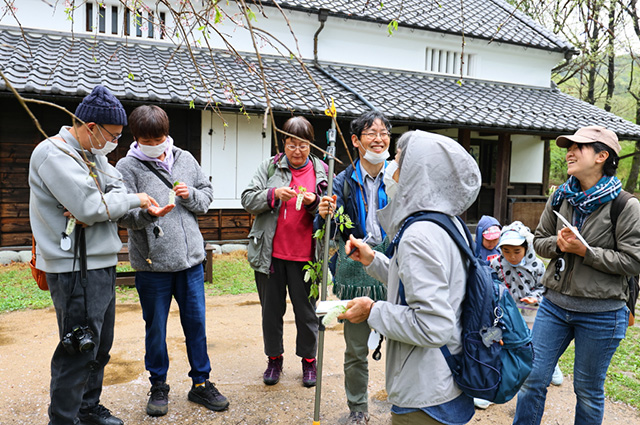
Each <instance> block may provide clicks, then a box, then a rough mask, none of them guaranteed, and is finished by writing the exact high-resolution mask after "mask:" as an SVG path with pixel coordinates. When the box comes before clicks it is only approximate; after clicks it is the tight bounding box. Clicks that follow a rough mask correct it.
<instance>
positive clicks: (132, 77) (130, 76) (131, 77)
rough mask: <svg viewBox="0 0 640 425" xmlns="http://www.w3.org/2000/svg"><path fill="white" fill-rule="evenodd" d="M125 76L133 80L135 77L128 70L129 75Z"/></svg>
mask: <svg viewBox="0 0 640 425" xmlns="http://www.w3.org/2000/svg"><path fill="white" fill-rule="evenodd" d="M127 78H128V79H130V80H131V81H133V80H134V79H135V76H134V75H133V73H131V72H130V73H129V75H127Z"/></svg>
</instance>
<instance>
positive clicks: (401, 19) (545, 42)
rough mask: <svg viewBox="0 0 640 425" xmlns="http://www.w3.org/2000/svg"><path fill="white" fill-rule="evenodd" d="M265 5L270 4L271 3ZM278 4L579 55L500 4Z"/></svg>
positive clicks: (479, 0) (445, 0) (443, 0)
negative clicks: (393, 21)
mask: <svg viewBox="0 0 640 425" xmlns="http://www.w3.org/2000/svg"><path fill="white" fill-rule="evenodd" d="M262 4H263V5H266V6H268V5H273V4H274V2H273V1H270V0H264V1H262ZM380 4H381V2H378V1H371V0H282V1H279V2H278V6H279V7H281V8H282V9H290V10H297V11H302V12H307V13H319V12H320V10H321V9H324V10H327V11H328V14H329V15H330V16H334V17H338V18H344V19H352V20H360V21H368V22H374V23H379V24H384V25H387V24H388V23H389V22H390V21H391V20H393V19H395V20H396V21H397V22H398V25H399V26H402V27H407V28H415V29H420V30H427V31H435V32H439V33H444V34H452V35H457V36H460V35H462V34H464V35H465V36H466V37H474V38H478V39H483V40H492V41H495V42H501V43H507V44H514V45H518V46H525V47H531V48H538V49H543V50H548V51H555V52H562V53H572V54H577V53H578V51H577V50H576V48H575V47H574V46H572V45H571V44H570V43H568V42H567V41H565V40H563V39H562V38H560V37H558V36H557V35H555V34H553V33H552V32H551V31H549V30H547V29H546V28H545V27H543V26H542V25H540V24H538V23H537V22H535V21H534V20H533V19H531V18H530V17H528V16H526V15H525V14H523V13H522V12H520V11H518V10H517V9H516V8H515V7H514V6H512V5H510V4H509V3H507V2H506V1H504V0H464V1H460V0H386V1H384V2H382V4H383V7H380V6H379V5H380Z"/></svg>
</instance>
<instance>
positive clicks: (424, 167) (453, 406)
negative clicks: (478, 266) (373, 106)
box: [338, 131, 481, 425]
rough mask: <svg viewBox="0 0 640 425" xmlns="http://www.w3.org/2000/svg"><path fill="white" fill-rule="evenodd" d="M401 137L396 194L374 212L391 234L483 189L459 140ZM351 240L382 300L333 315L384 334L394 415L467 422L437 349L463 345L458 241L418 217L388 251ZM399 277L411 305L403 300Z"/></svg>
mask: <svg viewBox="0 0 640 425" xmlns="http://www.w3.org/2000/svg"><path fill="white" fill-rule="evenodd" d="M405 143H406V145H404V146H403V148H402V152H401V157H400V162H399V170H400V173H399V179H398V190H397V194H396V195H395V197H393V198H392V200H391V202H390V203H389V205H387V207H386V208H384V209H382V210H380V211H379V212H378V219H379V220H380V223H381V224H382V226H383V228H384V229H385V231H386V232H387V233H388V234H390V235H395V234H396V233H397V232H398V230H399V229H400V228H401V226H402V224H403V223H404V221H405V219H406V218H407V217H409V216H410V215H412V214H413V213H416V212H420V211H437V212H442V213H445V214H447V215H449V216H455V215H459V214H461V213H462V212H464V211H465V210H466V209H467V208H469V207H470V206H471V204H472V203H473V202H474V201H475V199H476V197H477V196H478V192H479V190H480V183H481V178H480V170H479V169H478V166H477V164H476V162H475V160H474V159H473V158H472V157H471V156H470V155H469V154H468V153H467V152H466V151H465V150H464V148H463V147H462V146H461V145H459V144H458V143H457V142H456V141H454V140H452V139H449V138H448V137H445V136H441V135H437V134H431V133H426V132H423V131H412V132H409V133H406V134H404V135H403V136H402V137H401V139H400V140H399V141H398V144H400V145H403V144H405ZM454 222H455V223H456V225H457V226H458V227H459V228H460V232H461V233H462V234H464V230H463V229H462V227H461V225H460V224H459V223H458V222H457V221H455V220H454ZM353 248H357V251H356V252H355V253H354V254H353V258H354V259H355V260H357V261H360V262H361V263H362V264H364V265H365V266H366V267H365V268H366V270H367V273H369V274H370V275H371V276H373V277H375V278H376V279H379V280H381V281H384V282H387V284H388V292H387V301H377V302H374V301H373V300H371V299H370V298H368V297H359V298H355V299H353V300H352V301H350V302H349V303H348V304H347V308H348V310H347V312H346V313H344V314H342V315H340V316H339V317H338V318H339V319H347V320H349V321H351V322H355V323H357V322H361V321H364V320H367V321H368V323H369V326H371V327H372V328H373V329H375V330H377V331H378V332H379V333H380V334H382V335H384V336H385V337H386V338H387V356H386V373H385V375H386V387H387V394H388V397H389V401H390V402H391V403H392V404H393V406H392V409H391V415H392V423H393V424H394V425H396V424H440V423H444V424H451V423H456V424H460V423H467V422H468V421H469V420H471V418H472V417H473V414H474V407H473V399H472V398H471V397H469V396H467V395H465V394H464V393H462V391H461V390H460V389H459V388H458V387H457V385H456V384H455V382H454V380H453V376H452V374H451V370H450V369H449V367H448V366H447V362H446V361H445V358H444V356H443V354H442V352H441V351H440V347H441V346H443V345H447V347H448V348H449V350H451V352H452V353H458V352H459V351H460V349H461V326H462V325H461V312H462V310H461V303H462V300H463V298H464V294H465V287H466V279H467V272H466V269H467V267H466V266H467V264H466V263H467V262H466V260H464V259H463V257H462V255H461V253H460V250H459V249H458V247H457V246H456V244H455V242H454V241H453V240H452V239H451V237H449V235H448V234H447V233H446V231H445V230H444V229H442V228H441V227H439V226H438V225H437V224H435V223H431V222H427V221H419V222H416V223H414V224H413V225H411V226H410V227H408V228H407V229H406V231H405V233H404V235H403V237H402V239H401V241H400V244H399V246H398V249H397V251H396V253H395V255H394V256H393V257H392V258H390V259H389V258H387V257H386V256H385V255H384V254H381V253H379V252H374V251H373V250H372V249H371V248H370V247H369V246H368V245H367V244H366V243H362V241H360V240H357V239H355V238H353V237H351V239H350V241H349V242H347V248H346V249H347V251H351V250H352V249H353ZM400 279H402V283H403V285H404V290H405V296H406V302H407V304H408V305H401V303H400V297H399V292H398V291H399V280H400Z"/></svg>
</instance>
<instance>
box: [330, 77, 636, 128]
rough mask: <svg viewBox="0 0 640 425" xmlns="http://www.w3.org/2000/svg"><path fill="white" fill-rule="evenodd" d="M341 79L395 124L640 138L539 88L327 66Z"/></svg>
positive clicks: (606, 116) (607, 116)
mask: <svg viewBox="0 0 640 425" xmlns="http://www.w3.org/2000/svg"><path fill="white" fill-rule="evenodd" d="M325 69H327V70H328V71H329V72H330V73H331V74H333V75H335V76H336V77H338V78H339V79H340V81H342V82H343V83H345V84H347V85H348V86H350V87H351V88H353V89H354V90H356V91H357V92H359V93H360V94H361V95H362V96H363V97H364V98H365V99H367V100H368V101H369V102H370V103H371V104H373V106H374V107H376V108H377V109H380V110H382V111H384V112H385V113H386V114H387V115H388V117H389V118H390V119H395V120H405V119H409V117H410V119H411V120H412V121H426V122H437V123H444V124H447V125H450V126H455V127H483V126H485V127H493V128H501V129H502V128H514V129H519V130H526V131H533V132H541V133H552V134H553V133H558V134H564V133H567V132H570V133H572V132H574V131H575V130H577V129H578V128H580V127H584V126H587V125H594V124H599V125H603V126H605V127H607V128H610V129H612V130H614V131H615V132H616V133H618V135H619V136H620V137H621V138H624V137H627V138H630V139H638V138H640V126H638V125H636V124H633V123H631V122H629V121H626V120H624V119H622V118H620V117H618V116H617V115H614V114H612V113H609V112H606V111H604V110H602V109H600V108H598V107H597V106H594V105H591V104H589V103H587V102H583V101H581V100H579V99H576V98H575V97H572V96H570V95H567V94H565V93H562V92H561V91H560V90H559V89H557V88H546V89H545V88H538V87H528V86H519V85H511V84H500V83H495V82H487V81H479V80H471V79H466V80H463V82H462V84H460V85H459V84H458V83H457V82H458V79H457V78H450V77H442V76H435V75H432V74H425V73H415V72H400V71H398V72H389V71H388V70H382V69H371V68H356V67H347V66H344V65H326V66H325Z"/></svg>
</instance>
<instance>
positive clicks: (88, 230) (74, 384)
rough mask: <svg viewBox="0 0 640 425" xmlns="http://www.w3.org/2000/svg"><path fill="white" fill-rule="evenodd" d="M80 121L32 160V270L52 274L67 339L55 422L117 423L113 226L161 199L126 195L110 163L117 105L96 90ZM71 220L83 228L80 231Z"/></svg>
mask: <svg viewBox="0 0 640 425" xmlns="http://www.w3.org/2000/svg"><path fill="white" fill-rule="evenodd" d="M75 115H76V117H77V118H78V119H79V120H82V121H84V123H81V122H80V121H78V120H75V119H74V122H73V126H72V127H68V126H64V127H62V128H61V129H60V132H59V133H58V134H57V135H56V136H53V137H51V138H49V139H47V140H45V141H43V142H42V143H40V144H38V146H36V148H35V149H34V150H33V153H32V154H31V159H30V161H29V189H30V194H29V220H30V222H31V230H32V231H33V236H34V238H35V241H36V267H37V268H38V269H40V270H43V271H45V272H46V273H47V283H48V285H49V289H50V290H51V299H52V301H53V306H54V308H55V310H56V317H57V319H58V331H59V333H60V340H61V341H60V343H59V344H58V346H57V347H56V350H55V352H54V353H53V358H52V359H51V387H50V395H51V404H50V406H49V423H50V424H52V425H58V424H63V425H71V424H76V423H77V422H76V421H77V420H78V419H80V420H81V421H82V423H83V424H97V425H121V424H122V423H123V422H122V421H121V420H120V419H118V418H116V417H115V416H112V415H111V412H110V411H109V410H108V409H107V408H106V407H104V406H102V405H101V404H100V394H101V392H102V380H103V377H104V367H105V366H106V365H107V363H108V362H109V357H110V356H109V351H110V350H111V345H112V343H113V328H114V324H115V311H116V310H115V301H116V300H115V283H116V267H115V266H116V264H117V262H118V256H117V254H118V251H120V248H121V247H122V243H121V242H120V238H119V237H118V228H117V226H116V223H115V220H117V219H118V218H120V217H121V216H122V215H124V214H125V213H126V212H127V211H128V210H129V209H132V208H137V207H142V208H149V207H151V208H152V210H153V209H154V208H155V207H154V206H153V205H154V203H155V201H154V200H153V198H151V197H150V196H149V195H147V194H146V193H127V190H126V188H125V187H124V184H123V183H122V180H121V178H120V173H118V171H117V170H116V169H115V168H113V167H112V166H111V165H110V164H109V161H108V160H107V157H106V155H107V154H108V153H109V152H111V151H112V150H113V149H114V148H115V147H116V146H117V142H118V139H119V138H120V135H121V134H122V129H123V127H124V126H125V125H126V124H127V115H126V112H125V110H124V108H123V107H122V104H121V103H120V102H119V101H118V99H116V98H115V97H114V96H113V94H111V93H110V92H109V90H107V89H106V88H105V87H104V86H100V85H99V86H96V87H95V88H94V89H93V91H92V92H91V94H89V95H88V96H86V97H85V98H84V99H83V100H82V102H81V103H80V105H78V107H77V109H76V112H75ZM156 205H157V204H156ZM75 220H77V221H78V222H81V223H82V225H80V224H78V225H75V227H74V226H73V222H74V221H75ZM83 242H84V243H83ZM83 247H84V249H83ZM82 258H85V259H86V275H85V273H84V272H85V270H81V266H80V264H81V263H84V261H82V260H81V259H82ZM82 269H85V268H84V267H82Z"/></svg>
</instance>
